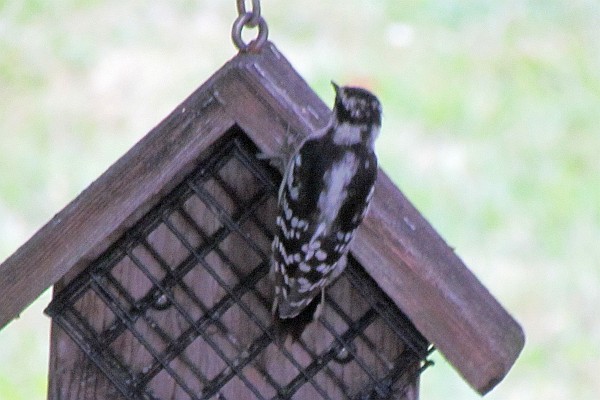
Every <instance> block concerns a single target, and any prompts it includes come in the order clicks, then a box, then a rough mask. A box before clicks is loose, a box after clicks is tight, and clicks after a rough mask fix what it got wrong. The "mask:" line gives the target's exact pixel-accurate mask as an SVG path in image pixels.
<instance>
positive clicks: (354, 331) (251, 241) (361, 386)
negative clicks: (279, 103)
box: [46, 127, 431, 399]
mask: <svg viewBox="0 0 600 400" xmlns="http://www.w3.org/2000/svg"><path fill="white" fill-rule="evenodd" d="M257 153H258V150H257V149H256V148H255V146H254V144H253V143H252V142H251V141H250V140H249V139H248V138H247V137H246V135H245V134H244V132H243V131H242V130H241V129H239V128H237V127H234V128H232V129H230V131H229V132H227V134H226V135H224V136H223V137H222V138H221V139H220V140H219V141H217V142H216V143H215V144H214V145H213V146H212V147H211V148H210V149H209V151H207V152H206V153H205V155H204V156H203V157H202V158H201V159H200V160H199V162H198V165H197V167H196V169H195V170H194V171H193V172H192V173H191V174H189V175H188V176H187V177H185V179H184V180H183V181H182V182H181V183H180V184H179V185H178V186H177V187H176V188H175V189H174V190H172V191H171V192H170V193H169V194H168V195H166V196H165V197H163V198H162V200H161V201H160V202H159V204H157V205H156V206H154V208H152V209H151V210H150V211H149V212H148V213H147V214H146V215H145V216H144V217H143V218H141V219H140V220H139V222H137V223H136V224H135V225H134V226H133V227H131V228H130V229H129V230H128V231H127V232H126V233H125V234H123V235H122V237H120V238H119V239H118V240H116V241H115V242H114V244H113V245H112V246H111V247H110V248H109V249H108V250H107V251H106V252H104V253H103V254H102V255H101V256H100V257H99V258H97V259H96V260H94V261H93V262H91V263H90V264H89V266H87V267H86V269H85V270H84V271H83V272H82V273H80V274H79V275H78V276H77V277H76V278H74V279H73V280H71V282H70V283H68V284H67V285H66V286H65V287H63V288H61V290H59V291H56V292H55V294H54V299H53V301H52V302H51V304H50V305H49V306H48V308H47V310H46V313H47V314H48V315H49V316H51V317H52V319H53V321H54V322H55V323H56V324H57V325H58V326H59V327H60V328H61V329H62V330H63V331H64V332H65V333H66V334H67V335H68V336H69V337H70V338H72V340H73V341H75V342H76V343H77V345H78V347H79V348H80V350H81V351H82V353H84V354H85V360H86V361H85V362H86V363H88V364H90V363H93V364H94V365H95V366H96V367H97V368H99V369H100V370H101V371H102V373H103V374H104V375H105V377H106V378H108V380H109V381H110V383H111V384H110V385H109V386H110V387H111V388H112V395H116V396H121V397H122V398H126V399H164V398H176V399H255V398H256V399H397V398H398V399H402V398H405V395H406V392H407V391H408V390H416V389H415V388H418V385H415V384H414V383H415V382H417V381H418V376H419V374H420V372H421V371H422V370H423V369H424V368H425V367H426V366H428V365H429V364H430V363H429V361H427V357H428V355H429V353H430V352H431V346H430V345H429V343H428V341H427V340H426V339H425V338H424V337H423V336H422V335H421V334H420V333H419V332H418V331H417V330H416V329H415V327H414V326H413V325H412V324H411V322H410V321H409V320H408V318H407V317H406V316H405V315H404V314H403V313H402V312H401V311H400V310H399V309H398V308H397V307H396V306H395V305H394V304H393V303H392V302H391V301H390V299H389V298H388V297H387V296H386V295H385V294H384V293H383V292H382V291H381V290H380V288H379V287H378V286H377V284H376V283H375V282H374V281H373V280H372V279H371V277H370V276H369V275H368V274H367V273H366V272H365V271H364V270H363V268H362V267H361V265H359V263H358V262H356V260H354V259H353V258H352V257H350V262H349V265H348V268H347V269H346V271H345V272H344V273H343V274H342V275H341V276H340V278H339V279H338V280H337V281H336V282H335V283H334V284H333V285H332V286H331V287H330V288H329V289H328V290H327V292H326V310H325V312H324V313H323V315H321V317H320V318H319V320H318V321H317V322H315V323H313V324H311V325H310V326H309V327H308V329H307V330H306V331H305V333H304V334H303V336H302V338H301V339H300V340H299V341H298V342H296V343H287V344H285V343H284V344H282V343H278V342H277V340H276V338H275V331H274V327H273V324H272V322H273V321H272V316H271V312H270V309H271V303H272V296H273V295H272V287H271V282H270V279H269V276H268V271H269V265H268V263H269V251H270V243H271V240H272V235H273V231H274V216H275V215H276V214H275V213H276V196H277V190H278V186H279V181H280V180H281V176H280V174H279V172H278V171H276V170H275V169H273V168H272V167H271V166H269V164H268V163H267V162H266V161H264V160H260V159H258V158H257V157H256V156H257Z"/></svg>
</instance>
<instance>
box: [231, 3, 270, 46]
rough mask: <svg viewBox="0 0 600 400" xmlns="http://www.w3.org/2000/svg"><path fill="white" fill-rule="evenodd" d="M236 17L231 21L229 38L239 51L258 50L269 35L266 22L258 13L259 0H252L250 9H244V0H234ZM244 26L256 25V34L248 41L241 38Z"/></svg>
mask: <svg viewBox="0 0 600 400" xmlns="http://www.w3.org/2000/svg"><path fill="white" fill-rule="evenodd" d="M236 3H237V10H238V17H237V18H236V19H235V22H234V23H233V27H232V29H231V39H232V40H233V43H234V44H235V47H237V48H238V50H239V51H242V52H247V51H252V52H258V51H260V49H261V48H262V47H263V46H264V44H265V43H266V42H267V38H268V36H269V29H268V28H267V22H266V21H265V19H264V18H263V17H262V16H261V15H260V0H252V10H251V11H248V10H247V9H246V1H245V0H236ZM244 27H248V28H256V27H258V35H257V37H256V39H254V40H251V41H250V42H249V43H246V42H244V39H242V30H243V29H244Z"/></svg>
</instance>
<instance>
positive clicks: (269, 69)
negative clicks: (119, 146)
mask: <svg viewBox="0 0 600 400" xmlns="http://www.w3.org/2000/svg"><path fill="white" fill-rule="evenodd" d="M330 112H331V111H330V110H329V109H328V107H327V106H326V105H325V104H324V103H323V102H322V101H321V100H320V99H319V98H318V97H317V96H316V95H315V93H314V92H313V91H312V90H311V89H310V88H309V87H308V85H307V84H306V82H304V80H303V79H302V78H301V77H300V76H299V75H298V74H297V73H296V71H295V70H294V69H293V68H292V67H291V66H290V64H289V63H288V62H287V60H286V59H285V58H284V57H283V56H282V55H281V54H280V53H279V52H278V51H277V49H276V48H275V47H274V46H273V45H272V44H269V45H268V46H266V48H265V49H264V50H263V51H262V52H261V53H260V54H251V53H242V54H239V55H237V56H236V57H234V58H233V59H232V60H231V61H229V62H228V63H227V64H226V65H225V66H224V67H223V68H222V69H220V70H219V71H218V72H217V73H216V74H215V75H214V76H213V77H211V78H210V79H209V80H208V81H207V82H206V83H204V84H203V85H202V86H201V87H200V88H199V89H197V90H196V91H195V92H194V93H193V94H192V95H191V96H190V97H188V98H187V99H186V100H185V101H184V102H183V103H182V104H181V105H179V106H178V107H177V108H176V109H175V110H174V111H173V112H172V113H171V114H170V115H169V116H168V117H167V118H165V119H164V120H163V121H162V122H161V123H160V124H159V125H158V126H157V127H156V128H154V129H153V130H152V131H151V132H150V133H148V135H146V136H145V137H144V138H143V139H142V140H141V141H140V142H138V143H137V144H136V145H135V146H134V147H133V148H132V149H131V150H129V151H128V152H127V153H126V154H125V155H124V156H123V157H121V159H119V160H118V161H117V162H116V163H115V164H113V165H112V166H111V167H110V168H109V169H108V170H107V171H106V172H105V173H104V174H102V175H101V176H100V177H99V178H98V179H97V180H96V181H95V182H93V183H92V184H91V185H90V186H89V187H88V188H87V189H85V190H84V191H83V192H82V193H81V194H80V195H79V196H78V197H77V198H76V199H75V200H73V201H72V202H71V203H70V204H69V205H67V206H66V207H65V208H64V209H63V210H62V211H60V212H59V213H58V214H57V215H56V216H55V217H54V218H52V220H50V221H49V222H48V223H47V224H46V225H45V226H43V227H42V228H41V229H40V230H39V231H38V232H37V233H36V234H35V235H34V236H33V237H32V238H31V239H30V240H29V241H28V242H27V243H25V244H24V245H23V246H22V247H21V248H19V249H18V250H17V251H16V252H15V253H14V254H13V255H11V256H10V257H9V258H8V259H7V260H5V261H4V263H3V264H1V265H0V293H2V296H1V297H0V328H1V327H3V326H5V325H6V324H7V323H8V322H10V321H11V320H12V319H13V318H15V317H17V316H18V314H19V313H20V312H21V311H22V310H23V309H24V308H25V307H26V306H27V305H28V304H30V303H31V302H32V301H33V300H35V299H36V298H37V297H38V296H39V295H40V294H41V293H42V292H43V291H44V290H45V289H47V288H48V287H49V286H51V285H53V284H54V283H56V282H57V281H58V280H59V279H61V278H62V277H64V276H75V274H76V273H78V272H79V271H81V270H82V268H83V267H85V266H86V265H87V264H88V263H89V262H90V261H92V260H94V259H95V258H96V257H98V256H99V255H100V254H101V253H102V252H104V251H105V250H106V249H107V248H108V247H109V246H110V245H111V243H112V242H113V241H114V240H116V239H117V238H118V237H119V236H120V235H121V234H122V233H123V232H125V231H126V230H127V229H128V228H129V227H131V226H132V224H134V223H135V222H136V221H137V220H138V219H139V218H140V217H141V216H142V215H144V213H145V212H147V211H148V210H149V208H150V207H151V206H152V205H154V204H155V203H156V202H157V201H158V200H159V199H160V198H161V197H162V196H163V195H164V194H166V193H167V192H168V191H169V190H171V189H172V188H173V187H174V186H175V185H176V184H177V183H178V182H179V181H180V180H181V179H182V178H183V176H185V175H186V174H187V173H189V172H190V171H191V169H192V168H193V167H194V163H195V161H196V160H197V159H198V157H199V155H200V154H201V152H202V151H203V150H204V149H206V148H207V147H208V146H209V145H210V144H212V143H213V142H214V141H215V140H217V139H218V138H219V137H220V136H221V135H222V134H223V133H224V132H226V131H227V130H228V129H229V128H231V127H232V126H234V125H238V126H239V127H240V128H242V129H243V130H244V132H245V133H246V134H247V135H248V136H249V137H250V138H251V139H252V140H253V141H254V142H255V144H256V145H257V146H258V148H260V149H261V151H262V152H264V153H266V154H275V153H277V152H278V151H279V150H280V148H281V147H282V144H283V143H284V138H285V136H286V135H290V134H292V135H297V136H298V137H294V139H295V140H297V141H298V140H300V139H301V137H304V136H305V135H307V134H309V133H310V132H314V131H315V130H318V129H320V128H322V127H323V126H324V124H325V123H326V121H328V119H329V116H330ZM352 253H353V254H354V256H355V257H356V258H357V260H358V261H359V262H360V263H361V264H362V265H363V267H364V268H365V270H366V271H367V272H368V273H369V274H370V275H371V276H372V277H373V278H374V279H375V281H376V282H377V283H378V284H379V286H380V287H381V288H382V289H383V290H384V291H385V293H386V294H387V295H388V296H389V297H390V298H391V299H392V300H393V301H394V302H395V303H396V305H397V306H398V307H399V308H401V309H402V311H403V312H404V313H405V314H406V315H407V316H408V317H409V318H410V319H411V320H412V322H413V323H414V325H415V326H416V327H417V329H419V331H420V332H421V333H422V334H423V335H424V336H425V337H427V338H428V339H429V340H430V341H431V342H432V343H433V344H434V345H435V346H436V347H437V348H438V349H439V351H440V352H441V353H442V354H443V355H444V356H445V357H446V358H447V359H448V361H449V362H450V363H451V364H452V365H453V366H454V367H455V368H456V369H457V370H458V371H459V372H460V373H461V374H462V376H463V377H464V378H465V380H466V381H467V382H468V383H469V384H470V385H471V386H472V387H473V388H474V389H476V390H477V391H478V392H479V393H481V394H484V393H486V392H488V391H489V390H491V389H492V388H493V387H494V386H495V385H496V384H497V383H498V382H500V380H502V378H503V377H504V376H505V375H506V374H507V372H508V370H509V369H510V368H511V366H512V365H513V363H514V361H515V360H516V358H517V356H518V354H519V353H520V351H521V349H522V347H523V345H524V334H523V331H522V329H521V327H520V326H519V325H518V323H517V322H516V321H515V320H514V319H513V318H512V317H511V316H510V315H509V314H508V313H507V312H506V311H505V310H504V309H503V308H502V307H501V306H500V304H498V302H497V301H496V300H495V299H494V298H493V297H492V296H491V295H490V293H489V292H488V290H487V289H486V288H485V287H484V286H483V285H482V284H481V283H480V282H479V281H478V280H477V278H476V277H475V276H474V275H473V274H472V273H471V272H470V271H469V270H468V269H467V267H466V266H465V265H464V264H463V262H462V261H461V260H460V259H459V258H458V257H457V256H456V254H455V253H454V251H453V250H452V249H451V248H450V247H448V245H447V244H446V243H445V242H444V240H443V239H442V238H441V237H440V236H439V235H438V234H437V233H436V231H435V230H434V229H433V228H432V227H431V225H429V223H428V222H427V221H426V220H425V219H424V218H423V216H421V214H420V213H419V212H418V211H417V210H416V209H415V208H414V207H413V206H412V204H411V203H410V202H409V201H408V200H407V199H406V198H405V197H404V195H403V194H402V193H401V192H400V190H399V189H398V188H397V187H396V186H395V185H394V184H393V183H392V182H391V180H390V179H389V178H388V177H387V175H386V174H385V173H384V172H383V171H379V177H378V181H377V184H376V189H375V197H374V200H373V204H372V205H371V209H370V212H369V214H368V216H367V218H366V219H365V221H364V223H363V225H362V226H361V228H360V229H359V231H358V233H357V238H356V239H355V241H354V242H353V246H352ZM67 274H68V275H67Z"/></svg>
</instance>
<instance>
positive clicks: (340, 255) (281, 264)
mask: <svg viewBox="0 0 600 400" xmlns="http://www.w3.org/2000/svg"><path fill="white" fill-rule="evenodd" d="M332 85H333V87H334V89H335V103H334V107H333V115H332V118H331V120H330V122H329V125H328V126H327V128H326V129H325V130H324V133H323V132H321V134H319V135H315V137H309V138H308V139H307V140H306V141H305V142H304V143H302V144H301V145H300V147H299V148H298V149H297V150H296V152H295V153H294V154H293V155H292V157H291V158H290V160H289V162H288V164H287V167H286V169H285V173H284V175H283V179H282V183H281V186H280V188H279V196H278V207H279V212H278V215H277V219H276V232H275V236H274V238H273V242H272V246H271V248H272V256H271V271H270V275H271V277H272V279H273V282H274V292H275V293H274V301H273V307H272V311H273V315H274V318H275V322H276V326H277V327H278V330H279V331H280V333H282V334H283V335H285V336H287V335H288V334H289V335H291V336H292V337H293V339H294V340H298V339H299V338H300V336H301V335H302V332H303V331H304V328H305V327H306V325H308V324H309V323H310V322H311V321H312V320H314V319H316V318H317V317H318V316H319V315H320V313H321V312H322V309H323V307H324V300H325V288H326V287H327V286H328V285H329V284H330V283H331V282H333V281H334V280H335V279H336V278H337V277H338V276H339V275H340V274H341V273H342V272H343V271H344V268H345V267H346V263H347V257H348V250H349V247H350V243H351V242H352V239H353V237H354V233H355V231H356V228H357V227H358V226H359V225H360V223H361V221H362V220H363V218H364V216H365V214H366V212H367V210H368V206H369V202H370V200H371V197H372V196H373V188H374V184H375V180H376V178H377V157H376V155H375V152H374V144H375V139H376V138H377V136H378V135H379V130H380V127H381V103H380V102H379V100H378V99H377V97H375V95H373V94H372V93H371V92H369V91H367V90H365V89H362V88H358V87H349V86H343V87H340V86H338V85H336V84H335V83H334V82H332ZM319 295H320V296H319Z"/></svg>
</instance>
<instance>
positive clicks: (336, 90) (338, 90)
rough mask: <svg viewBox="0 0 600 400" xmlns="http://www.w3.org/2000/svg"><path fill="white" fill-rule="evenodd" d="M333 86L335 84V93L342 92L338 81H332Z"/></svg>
mask: <svg viewBox="0 0 600 400" xmlns="http://www.w3.org/2000/svg"><path fill="white" fill-rule="evenodd" d="M331 86H333V90H335V95H336V96H337V95H338V93H339V92H340V87H339V85H338V84H337V83H335V82H334V81H331Z"/></svg>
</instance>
